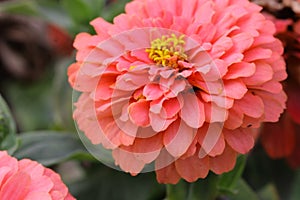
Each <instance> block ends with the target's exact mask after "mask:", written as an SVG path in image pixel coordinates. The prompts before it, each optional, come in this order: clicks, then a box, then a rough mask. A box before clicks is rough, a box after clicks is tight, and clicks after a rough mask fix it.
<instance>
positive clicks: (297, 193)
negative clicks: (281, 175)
mask: <svg viewBox="0 0 300 200" xmlns="http://www.w3.org/2000/svg"><path fill="white" fill-rule="evenodd" d="M299 199H300V170H298V171H297V175H296V177H295V180H294V182H293V185H292V192H291V197H290V200H299Z"/></svg>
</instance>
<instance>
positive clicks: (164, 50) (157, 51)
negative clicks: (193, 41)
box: [146, 34, 187, 68]
mask: <svg viewBox="0 0 300 200" xmlns="http://www.w3.org/2000/svg"><path fill="white" fill-rule="evenodd" d="M183 38H184V35H181V36H179V37H177V36H176V35H175V34H171V36H168V35H163V36H162V37H161V38H157V39H155V40H153V41H152V42H151V48H148V49H146V52H147V53H149V58H150V59H152V60H153V61H154V62H155V63H156V64H160V65H162V66H168V67H172V68H178V61H179V60H182V61H184V60H187V55H186V54H185V53H184V45H185V41H184V39H183Z"/></svg>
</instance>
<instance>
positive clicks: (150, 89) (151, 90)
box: [143, 84, 163, 100]
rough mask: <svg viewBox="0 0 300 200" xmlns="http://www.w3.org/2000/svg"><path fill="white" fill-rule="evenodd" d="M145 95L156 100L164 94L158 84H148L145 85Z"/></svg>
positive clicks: (148, 98)
mask: <svg viewBox="0 0 300 200" xmlns="http://www.w3.org/2000/svg"><path fill="white" fill-rule="evenodd" d="M143 95H144V96H145V97H146V99H147V100H156V99H158V98H160V97H161V96H162V95H163V91H162V90H161V89H160V86H159V85H158V84H147V85H146V86H145V87H144V90H143Z"/></svg>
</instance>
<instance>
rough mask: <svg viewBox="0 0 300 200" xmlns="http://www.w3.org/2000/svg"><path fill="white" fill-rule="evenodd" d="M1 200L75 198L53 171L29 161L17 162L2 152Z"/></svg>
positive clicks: (67, 199)
mask: <svg viewBox="0 0 300 200" xmlns="http://www.w3.org/2000/svg"><path fill="white" fill-rule="evenodd" d="M0 199H2V200H72V199H74V197H72V195H71V194H70V193H69V192H68V188H67V187H66V186H65V184H64V183H63V182H62V180H61V179H60V176H59V175H58V174H57V173H55V172H54V171H52V170H51V169H48V168H45V167H43V166H42V165H41V164H39V163H37V162H35V161H32V160H29V159H23V160H19V161H18V160H17V159H15V158H14V157H11V156H9V155H8V154H7V153H6V151H0Z"/></svg>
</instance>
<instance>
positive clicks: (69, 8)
mask: <svg viewBox="0 0 300 200" xmlns="http://www.w3.org/2000/svg"><path fill="white" fill-rule="evenodd" d="M61 3H62V7H63V8H64V9H65V10H66V12H67V13H68V14H69V15H70V16H71V18H72V19H73V20H74V22H76V23H86V22H89V21H90V20H91V19H92V17H93V10H92V9H91V7H89V6H88V4H87V3H86V2H85V1H84V0H62V1H61Z"/></svg>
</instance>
